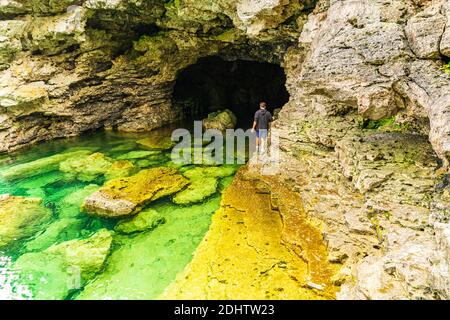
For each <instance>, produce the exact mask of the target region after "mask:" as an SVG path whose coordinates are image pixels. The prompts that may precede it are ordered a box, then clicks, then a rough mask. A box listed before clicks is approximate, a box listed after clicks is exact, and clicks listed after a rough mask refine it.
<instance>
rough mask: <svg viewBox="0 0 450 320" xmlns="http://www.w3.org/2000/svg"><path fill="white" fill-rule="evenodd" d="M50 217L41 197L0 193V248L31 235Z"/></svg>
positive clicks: (49, 212)
mask: <svg viewBox="0 0 450 320" xmlns="http://www.w3.org/2000/svg"><path fill="white" fill-rule="evenodd" d="M50 218H51V211H50V210H49V209H48V208H46V207H45V206H43V204H42V199H39V198H25V197H14V196H10V195H7V194H3V195H0V248H1V247H4V246H7V245H8V244H11V243H12V242H14V241H16V240H20V239H21V238H26V237H29V236H32V235H33V234H34V233H35V232H36V231H38V230H39V229H40V228H41V227H42V225H44V224H45V223H46V222H48V221H49V220H50Z"/></svg>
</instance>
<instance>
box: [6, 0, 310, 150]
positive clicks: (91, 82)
mask: <svg viewBox="0 0 450 320" xmlns="http://www.w3.org/2000/svg"><path fill="white" fill-rule="evenodd" d="M311 7H312V1H300V2H299V1H281V0H277V1H266V2H264V1H263V2H261V1H260V2H254V1H196V0H176V1H163V0H120V1H109V0H86V1H82V0H80V1H76V0H73V1H71V0H66V1H62V2H61V1H46V0H27V1H25V0H24V1H9V0H8V1H2V3H1V4H0V19H1V21H0V70H1V71H0V79H1V80H0V151H7V150H13V149H17V148H20V147H22V146H25V145H29V144H31V143H35V142H37V141H41V140H46V139H52V138H56V137H65V136H69V135H76V134H79V133H81V132H83V131H87V130H91V129H98V128H102V127H106V128H112V127H115V128H118V129H119V130H123V131H143V130H151V129H153V128H156V127H160V126H162V125H164V124H167V123H170V122H173V121H175V120H176V119H178V118H179V116H180V115H179V111H178V110H177V108H174V107H173V106H172V104H171V94H172V90H173V85H174V81H175V79H176V75H177V73H178V72H179V71H180V70H182V69H183V68H185V67H187V66H189V65H191V64H193V63H195V61H196V60H197V59H198V58H200V57H204V56H211V55H216V54H220V55H222V56H224V57H225V58H227V59H237V58H242V59H251V60H259V61H269V62H277V63H280V62H281V61H282V59H283V56H284V54H285V52H286V50H287V47H289V46H290V45H291V44H292V43H294V42H295V41H296V38H297V36H298V34H299V31H300V30H301V26H302V24H303V22H304V21H305V20H306V13H307V12H308V11H309V10H310V8H311Z"/></svg>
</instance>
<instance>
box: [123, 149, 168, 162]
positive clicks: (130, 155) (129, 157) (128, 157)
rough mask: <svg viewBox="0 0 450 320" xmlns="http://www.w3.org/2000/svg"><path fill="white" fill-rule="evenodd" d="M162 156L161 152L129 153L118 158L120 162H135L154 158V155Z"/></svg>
mask: <svg viewBox="0 0 450 320" xmlns="http://www.w3.org/2000/svg"><path fill="white" fill-rule="evenodd" d="M159 154H161V151H145V150H142V151H131V152H128V153H126V154H123V155H121V156H119V157H117V159H119V160H133V159H142V158H147V157H149V156H154V155H159Z"/></svg>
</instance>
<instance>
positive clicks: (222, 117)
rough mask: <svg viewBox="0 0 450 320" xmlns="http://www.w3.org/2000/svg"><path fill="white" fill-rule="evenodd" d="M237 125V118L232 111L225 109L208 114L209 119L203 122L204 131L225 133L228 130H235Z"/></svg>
mask: <svg viewBox="0 0 450 320" xmlns="http://www.w3.org/2000/svg"><path fill="white" fill-rule="evenodd" d="M236 124H237V119H236V116H235V115H234V114H233V112H231V111H230V110H228V109H225V110H223V111H216V112H213V113H210V114H208V117H207V118H206V119H204V120H203V129H205V130H208V129H217V130H220V131H225V130H226V129H234V128H235V127H236Z"/></svg>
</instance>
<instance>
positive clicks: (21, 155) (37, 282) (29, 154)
mask: <svg viewBox="0 0 450 320" xmlns="http://www.w3.org/2000/svg"><path fill="white" fill-rule="evenodd" d="M166 131H167V130H166ZM163 134H164V133H163ZM147 136H148V134H119V133H114V132H98V133H94V134H89V135H83V136H81V137H76V138H68V139H63V140H55V141H51V142H46V143H41V144H39V145H36V146H34V147H32V148H29V149H26V150H23V151H20V152H15V153H13V154H8V155H0V176H1V175H2V173H4V172H8V170H10V169H11V168H14V167H16V166H17V165H21V164H27V163H33V161H36V160H39V159H45V158H47V157H51V156H54V155H58V154H61V153H62V154H65V153H68V152H78V151H81V152H83V151H84V152H85V153H86V154H90V153H94V152H96V153H102V154H103V155H104V156H106V157H109V158H110V159H112V160H113V161H116V160H119V159H123V157H125V158H131V159H129V161H130V162H132V163H133V165H134V166H135V168H136V170H137V171H138V170H142V169H147V168H152V167H159V166H171V167H177V168H178V169H179V171H180V172H184V171H186V170H188V169H192V168H193V165H191V166H188V167H179V166H176V165H174V163H173V162H171V160H170V152H171V151H170V149H167V150H164V151H161V152H160V153H159V154H157V155H156V156H155V155H150V156H148V157H141V156H140V154H138V153H133V154H129V153H130V152H134V151H153V150H156V151H158V150H157V149H152V148H151V147H148V146H147V147H146V146H144V145H141V144H139V143H137V141H139V140H141V139H143V138H146V137H147ZM143 154H145V153H143ZM124 155H125V156H124ZM135 155H137V158H134V156H135ZM59 165H60V163H57V164H55V165H53V166H51V167H48V168H47V169H46V170H39V169H36V170H33V171H32V173H30V174H28V175H26V176H23V177H18V178H17V177H15V178H14V179H5V178H0V194H9V195H12V196H21V197H27V198H32V197H36V198H41V199H42V204H41V206H44V207H45V208H47V210H48V211H49V212H50V213H51V218H50V219H46V220H45V222H42V223H41V224H39V225H38V226H37V227H36V228H35V230H33V233H32V234H31V235H27V236H26V237H23V238H19V239H17V240H15V241H12V242H10V243H8V245H6V246H3V247H1V246H0V299H155V298H157V297H158V296H159V295H160V294H161V293H162V292H163V290H164V289H165V288H166V287H167V286H168V285H169V284H170V283H171V282H172V281H173V280H174V279H175V277H176V275H177V274H178V273H179V272H181V271H182V270H183V268H184V267H185V266H186V265H187V264H188V263H189V261H190V260H191V259H192V254H193V252H194V251H195V249H196V247H197V246H198V244H199V243H200V241H201V239H202V238H203V237H204V235H205V233H206V232H207V230H208V228H209V225H210V222H211V217H212V215H213V213H214V212H215V211H216V210H217V209H218V208H219V205H220V198H221V192H222V191H223V189H224V188H225V187H226V185H228V184H229V183H230V182H231V176H227V177H220V178H219V179H218V185H217V190H216V192H215V193H214V194H212V195H210V196H208V197H207V198H206V199H204V200H203V201H200V202H196V203H191V204H188V205H177V204H175V203H174V202H173V200H172V197H166V198H163V199H160V200H158V201H156V202H153V203H150V204H148V205H147V207H145V208H144V210H143V212H145V211H146V210H147V211H148V210H150V209H152V210H154V212H155V214H157V215H158V219H159V220H158V221H162V223H159V222H158V224H155V226H154V227H153V228H148V229H145V230H138V231H136V232H134V233H129V234H125V233H119V232H117V229H116V230H115V227H116V225H117V223H118V222H119V220H118V219H99V218H96V217H92V216H89V215H87V214H86V213H83V212H81V211H80V206H81V204H82V202H83V199H84V198H85V197H87V196H88V195H90V194H92V193H93V192H95V191H96V190H97V189H98V188H99V187H100V186H102V185H103V184H104V183H105V181H107V178H106V177H105V175H102V174H98V175H96V174H94V175H93V176H89V177H88V178H86V177H85V176H81V175H73V174H68V172H62V171H60V167H59ZM236 168H237V167H236ZM0 210H1V208H0ZM151 214H153V213H151ZM2 223H5V221H1V220H0V227H1V225H2ZM99 235H101V236H100V237H98V236H99ZM102 237H103V238H102ZM110 237H112V241H111V238H110ZM93 239H97V240H95V241H94V240H93ZM98 239H100V240H98ZM0 240H1V239H0ZM91 242H92V243H91ZM0 243H1V241H0ZM96 246H99V247H98V248H97V247H96ZM56 248H58V249H56ZM61 248H62V249H61ZM58 250H59V251H58ZM71 250H72V251H73V252H72V251H71ZM105 250H106V251H105ZM54 251H57V252H59V253H60V252H64V255H62V256H61V255H55V254H54ZM61 257H62V258H61ZM80 257H81V258H80ZM73 259H81V260H82V265H83V267H82V276H81V280H80V279H79V278H80V276H77V275H75V276H74V274H73V271H71V270H68V266H70V263H71V262H70V261H72V260H73ZM102 259H104V260H102ZM68 261H69V262H68ZM80 263H81V262H80ZM75 274H76V272H75ZM74 279H75V282H73V281H74ZM77 279H78V280H77ZM74 283H75V284H74Z"/></svg>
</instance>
